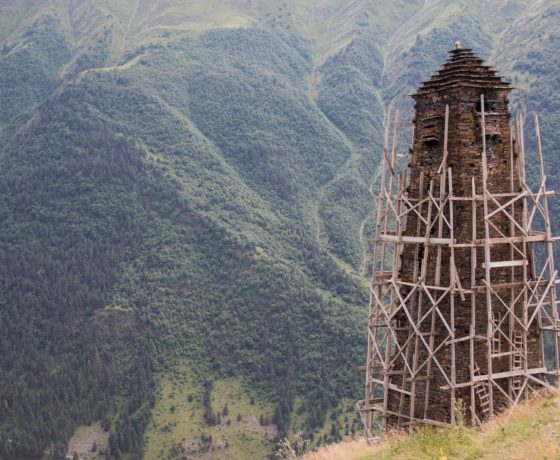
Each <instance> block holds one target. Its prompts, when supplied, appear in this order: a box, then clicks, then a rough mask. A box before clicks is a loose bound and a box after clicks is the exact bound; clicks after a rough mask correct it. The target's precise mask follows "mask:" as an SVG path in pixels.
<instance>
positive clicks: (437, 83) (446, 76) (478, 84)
mask: <svg viewBox="0 0 560 460" xmlns="http://www.w3.org/2000/svg"><path fill="white" fill-rule="evenodd" d="M449 54H450V58H449V59H448V60H447V62H446V63H445V64H444V66H443V67H442V68H441V70H439V71H438V72H436V73H435V74H434V75H432V77H431V78H430V79H429V80H427V81H425V82H423V83H422V86H420V88H418V92H417V93H416V94H414V95H413V97H417V96H420V95H422V94H427V93H432V92H442V91H446V90H449V89H453V88H457V87H474V88H491V89H505V90H511V89H512V88H511V85H510V83H508V82H506V81H504V80H503V79H502V77H500V76H499V75H497V74H496V71H495V70H493V69H492V67H490V66H487V65H484V61H483V60H482V59H479V58H478V57H477V56H476V54H475V53H474V52H473V51H472V50H471V49H468V48H463V47H462V46H461V42H459V41H457V42H455V47H454V49H452V50H451V51H449Z"/></svg>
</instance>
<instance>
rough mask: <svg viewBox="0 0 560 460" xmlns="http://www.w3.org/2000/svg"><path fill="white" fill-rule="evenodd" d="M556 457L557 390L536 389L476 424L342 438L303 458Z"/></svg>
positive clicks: (559, 432)
mask: <svg viewBox="0 0 560 460" xmlns="http://www.w3.org/2000/svg"><path fill="white" fill-rule="evenodd" d="M342 459H344V460H408V459H415V460H420V459H426V460H428V459H430V460H431V459H436V460H440V459H441V460H451V459H463V460H468V459H507V460H525V459H535V460H537V459H539V460H540V459H542V460H552V459H560V393H559V392H555V393H554V394H550V393H543V392H537V393H535V394H534V395H533V396H532V397H531V399H529V400H528V401H526V402H524V403H522V404H520V405H518V406H517V407H516V408H515V409H513V410H508V411H506V412H505V413H503V414H501V415H500V416H498V417H497V418H496V419H495V420H493V421H491V422H488V423H486V424H484V425H483V426H482V427H481V428H479V429H472V428H468V427H450V428H443V429H441V428H440V429H436V428H432V427H422V428H419V429H418V430H417V431H416V432H414V433H412V434H406V433H392V434H390V435H386V436H385V437H384V439H382V440H381V441H380V443H379V444H378V445H377V446H368V445H367V444H366V443H365V441H363V440H347V441H343V442H341V443H339V444H336V445H332V446H325V447H323V448H321V449H320V450H319V451H318V452H315V453H312V454H309V455H308V456H306V457H305V460H342Z"/></svg>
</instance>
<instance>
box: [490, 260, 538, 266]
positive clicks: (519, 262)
mask: <svg viewBox="0 0 560 460" xmlns="http://www.w3.org/2000/svg"><path fill="white" fill-rule="evenodd" d="M527 263H528V262H527V261H526V260H501V261H498V262H490V268H503V267H522V266H523V265H527ZM482 268H486V262H482Z"/></svg>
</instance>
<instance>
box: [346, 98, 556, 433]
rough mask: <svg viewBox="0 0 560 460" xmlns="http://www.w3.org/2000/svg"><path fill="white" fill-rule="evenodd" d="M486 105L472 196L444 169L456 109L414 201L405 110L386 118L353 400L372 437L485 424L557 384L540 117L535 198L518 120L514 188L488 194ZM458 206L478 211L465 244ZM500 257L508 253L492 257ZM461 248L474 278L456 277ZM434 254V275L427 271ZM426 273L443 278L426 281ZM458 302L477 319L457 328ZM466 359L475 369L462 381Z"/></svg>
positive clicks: (512, 174) (513, 151) (513, 155)
mask: <svg viewBox="0 0 560 460" xmlns="http://www.w3.org/2000/svg"><path fill="white" fill-rule="evenodd" d="M480 107H481V110H480V113H479V116H480V117H481V120H480V125H481V126H482V130H483V133H482V137H481V139H482V146H481V152H480V154H481V156H482V180H481V181H480V178H478V179H477V180H476V181H475V177H473V178H472V187H471V190H469V191H468V192H467V193H462V194H458V193H455V192H454V190H453V183H454V181H453V168H451V167H449V166H448V164H447V160H448V150H447V148H448V145H447V144H448V125H449V118H450V114H449V106H446V109H445V117H444V138H443V155H442V159H441V164H440V165H439V170H438V173H439V178H438V179H433V178H432V179H430V180H429V183H425V182H426V179H425V177H424V176H422V175H421V176H420V184H421V186H420V188H419V190H420V192H419V194H417V196H416V197H412V196H411V195H410V193H409V191H408V183H409V179H407V174H408V170H407V168H401V169H402V171H398V161H397V148H398V147H397V142H398V138H399V126H402V124H403V123H401V122H400V121H399V115H398V112H396V111H395V112H394V113H389V114H388V115H387V122H386V128H385V147H384V151H383V161H382V165H381V175H380V179H379V182H380V185H379V194H378V196H377V208H376V216H377V219H376V227H375V239H374V241H373V248H372V249H373V272H372V278H371V285H370V290H369V292H370V306H369V317H368V330H367V334H368V350H367V365H366V376H365V399H364V400H362V401H359V402H358V403H357V408H358V410H359V411H360V413H361V415H362V420H363V423H364V428H365V433H366V436H367V438H368V440H369V441H373V440H374V439H375V434H376V433H378V432H379V431H380V430H383V429H384V428H385V427H387V426H399V427H406V426H410V425H412V424H414V423H416V422H421V423H428V424H433V425H442V424H448V423H454V422H456V419H457V416H458V414H457V410H458V408H459V410H461V412H462V414H461V416H462V417H465V419H466V420H468V423H472V424H473V425H478V424H480V423H482V422H483V421H485V420H488V419H491V418H492V417H494V415H495V414H496V413H497V412H498V411H499V410H501V409H503V408H504V407H507V406H514V405H515V404H517V403H518V402H519V401H520V400H521V399H523V398H525V397H526V396H527V395H528V393H529V391H530V390H531V389H535V388H542V387H551V384H552V382H554V379H555V378H556V377H557V376H558V373H559V370H560V365H559V361H560V348H559V347H560V344H559V340H558V337H559V333H560V319H559V314H558V308H557V307H558V300H557V295H556V289H557V288H556V286H557V284H558V282H559V281H558V278H557V271H556V270H555V268H554V253H553V243H554V241H555V240H556V238H555V237H553V236H552V230H551V221H550V216H549V212H548V200H549V198H550V197H551V196H552V195H553V193H554V192H552V191H548V190H547V189H546V184H545V182H546V176H545V171H544V166H543V158H542V150H541V140H540V131H539V123H538V118H537V116H535V117H534V127H535V132H536V154H537V156H538V162H539V166H540V168H539V169H540V179H539V182H538V186H537V187H536V191H533V190H531V188H530V187H529V185H528V183H527V180H526V177H525V140H524V135H523V124H524V122H523V119H522V117H521V116H518V117H517V118H516V119H515V121H514V126H513V129H512V131H511V132H512V134H511V139H510V143H511V153H510V154H511V158H510V160H511V161H510V168H511V171H510V174H509V176H510V183H509V192H507V193H492V192H491V191H490V189H489V187H488V184H487V179H488V169H487V168H488V163H487V148H486V141H485V140H486V137H487V136H486V133H485V132H484V129H485V127H486V125H487V124H486V122H485V117H486V116H487V110H486V109H485V100H484V95H482V96H481V98H480ZM391 131H392V133H391ZM514 165H515V168H514ZM477 183H479V184H480V183H481V184H482V186H481V187H480V186H477V185H476V184H477ZM424 190H426V192H424ZM456 205H457V206H464V207H470V212H471V214H472V234H471V235H470V237H469V239H468V240H465V238H462V239H461V240H459V239H458V238H456V236H455V235H454V230H455V228H456V225H455V224H456V222H455V216H454V210H455V209H456ZM410 216H414V219H415V222H416V223H415V226H416V233H415V234H413V235H411V234H410V231H409V232H408V234H405V233H406V232H405V229H406V228H407V227H406V222H407V219H408V218H410ZM481 222H482V223H483V224H482V225H481ZM498 222H499V224H498ZM504 222H507V225H504ZM408 228H409V230H410V227H408ZM481 228H482V234H481ZM505 228H507V229H508V230H507V231H504V229H505ZM405 247H406V248H408V249H407V251H411V248H412V250H413V251H414V252H415V254H416V256H417V258H418V260H421V261H422V262H421V263H419V264H418V266H416V265H415V266H414V270H413V279H412V282H410V281H405V280H403V279H402V277H401V276H400V272H401V268H402V267H401V264H402V255H403V250H404V248H405ZM504 248H507V253H508V254H509V257H507V260H504V257H503V254H504V252H505V251H506V250H505V249H504ZM498 251H499V253H500V254H501V255H502V256H501V257H496V254H497V252H498ZM459 252H460V257H461V259H462V262H463V264H464V260H465V258H470V267H471V268H470V278H469V277H468V276H467V277H465V276H464V275H463V276H459V274H458V270H457V263H456V262H457V258H458V257H459V256H458V253H459ZM428 253H430V254H431V257H428V256H427V254H428ZM419 255H420V257H418V256H419ZM434 257H435V260H436V266H435V268H434V267H428V266H427V265H428V264H429V263H430V262H429V261H430V260H431V261H433V260H434ZM442 258H445V261H443V262H444V263H442ZM477 267H478V269H479V271H478V273H479V274H480V270H482V269H483V273H484V276H483V277H480V276H477ZM428 268H430V269H431V270H435V276H433V277H431V280H430V282H429V284H428V279H427V277H426V276H425V275H426V271H427V270H428ZM498 269H499V270H500V273H506V274H509V275H507V276H508V277H509V279H500V282H496V276H494V275H493V272H495V271H496V270H498ZM443 270H445V271H448V273H443V272H442V271H443ZM481 299H483V300H481ZM458 303H461V304H462V305H463V306H464V305H469V304H470V320H468V321H467V322H468V324H466V325H465V324H461V327H458V318H457V313H456V308H457V306H456V305H457V304H458ZM480 304H482V307H481V305H480ZM477 305H478V307H477ZM481 310H482V311H481ZM403 318H405V321H403V320H402V319H403ZM464 318H465V316H463V317H461V321H462V322H465V319H464ZM481 321H482V323H481ZM481 324H483V326H481ZM436 331H437V334H436ZM535 331H536V332H535ZM438 337H439V338H438ZM536 340H538V345H535V347H536V348H535V350H536V351H531V352H530V351H528V350H529V349H530V344H528V342H529V341H531V343H533V342H535V341H536ZM459 348H460V350H461V351H460V355H459V354H458V349H459ZM530 354H531V356H529V355H530ZM459 361H461V363H465V361H466V362H468V366H466V365H463V368H464V369H467V371H466V372H465V371H463V372H461V373H460V375H459V374H458V371H457V370H458V369H459V367H460V366H459V365H458V364H457V363H458V362H459ZM498 362H499V363H501V364H500V365H499V366H497V363H498ZM504 363H505V364H504ZM504 366H505V367H504ZM504 369H505V370H504ZM436 376H437V378H436ZM442 382H443V384H442ZM435 385H437V388H435V387H434V386H435ZM434 392H435V394H436V397H437V395H438V394H440V395H443V396H442V397H441V400H442V401H444V404H445V410H446V411H447V414H446V415H445V416H441V415H440V416H438V417H433V416H431V411H430V409H429V406H430V405H431V404H433V400H434V396H433V395H434ZM437 392H439V393H437ZM444 396H445V397H444ZM459 400H461V401H462V403H460V402H459ZM463 408H464V409H463ZM376 413H377V415H376Z"/></svg>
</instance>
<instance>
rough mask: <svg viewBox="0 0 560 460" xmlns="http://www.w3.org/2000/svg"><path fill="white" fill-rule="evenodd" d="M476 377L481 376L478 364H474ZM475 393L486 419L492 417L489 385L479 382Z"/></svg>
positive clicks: (475, 387)
mask: <svg viewBox="0 0 560 460" xmlns="http://www.w3.org/2000/svg"><path fill="white" fill-rule="evenodd" d="M474 375H480V368H479V367H478V364H476V363H474ZM474 391H475V393H476V396H477V397H478V400H479V402H480V408H481V409H482V413H483V414H484V416H485V417H486V418H489V417H490V392H489V391H488V384H486V383H483V382H478V383H476V384H475V386H474Z"/></svg>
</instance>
